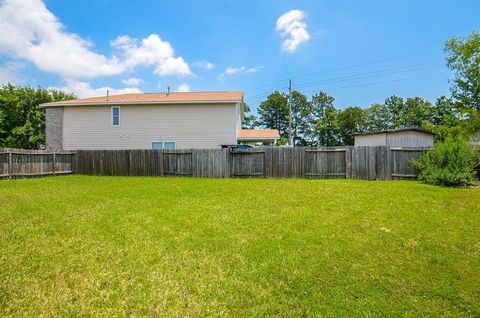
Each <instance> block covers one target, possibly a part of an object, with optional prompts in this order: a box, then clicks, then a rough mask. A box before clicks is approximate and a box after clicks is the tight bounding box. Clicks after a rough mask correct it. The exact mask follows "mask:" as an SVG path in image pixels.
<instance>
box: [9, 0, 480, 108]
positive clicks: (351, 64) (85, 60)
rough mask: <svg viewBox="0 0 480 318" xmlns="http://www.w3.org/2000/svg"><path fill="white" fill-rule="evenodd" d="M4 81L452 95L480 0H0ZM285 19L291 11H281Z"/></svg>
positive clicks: (124, 88)
mask: <svg viewBox="0 0 480 318" xmlns="http://www.w3.org/2000/svg"><path fill="white" fill-rule="evenodd" d="M0 3H1V4H0V29H1V30H3V32H1V33H0V83H5V82H7V81H10V82H13V83H18V84H29V85H35V86H36V85H39V86H42V87H56V88H62V89H66V90H69V91H73V92H74V93H76V94H78V95H80V96H91V95H98V94H103V93H104V91H105V90H106V89H107V88H108V89H110V90H111V93H112V92H113V93H122V92H130V91H142V92H159V91H165V90H166V87H167V86H170V87H171V88H172V90H191V91H205V90H217V91H218V90H242V91H244V92H245V98H246V101H247V102H248V103H249V104H250V105H251V106H253V108H255V107H256V106H258V104H259V103H260V102H261V101H262V100H264V98H265V97H266V96H267V95H268V94H269V93H270V92H272V91H274V90H281V91H285V90H286V88H287V84H288V78H292V81H293V88H294V89H298V90H300V91H302V92H304V93H305V94H307V95H308V96H310V95H312V94H314V93H315V92H318V91H319V90H325V91H327V92H328V93H330V94H331V95H333V96H334V97H335V98H336V105H337V106H338V107H347V106H353V105H358V106H362V107H367V106H369V105H370V104H372V103H374V102H382V101H383V100H384V99H385V98H386V97H387V96H389V95H392V94H396V95H400V96H404V97H409V96H422V97H425V98H427V99H430V100H434V99H435V98H436V97H438V96H440V95H443V94H448V93H449V88H448V87H449V85H448V79H449V78H451V76H452V75H451V73H450V72H449V71H448V69H447V68H446V67H445V63H444V53H443V43H444V42H445V40H447V39H448V38H450V37H452V36H465V35H467V34H468V33H470V32H472V31H473V30H475V29H480V14H479V12H480V1H473V0H472V1H421V0H416V1H414V0H398V1H373V0H363V1H321V0H318V1H267V0H265V1H107V0H104V1H86V0H85V1H64V0H47V1H45V2H42V1H40V0H23V1H19V0H5V1H0ZM282 16H283V18H281V17H282Z"/></svg>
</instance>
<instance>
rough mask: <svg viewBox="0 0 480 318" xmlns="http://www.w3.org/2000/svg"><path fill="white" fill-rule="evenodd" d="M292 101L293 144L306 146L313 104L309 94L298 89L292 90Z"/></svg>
mask: <svg viewBox="0 0 480 318" xmlns="http://www.w3.org/2000/svg"><path fill="white" fill-rule="evenodd" d="M291 103H292V135H293V146H297V145H301V146H306V145H307V138H308V132H309V128H310V127H309V125H310V118H311V114H312V104H311V103H310V102H309V101H308V99H307V96H305V95H303V94H302V93H300V92H298V91H293V92H292V100H291ZM287 119H288V117H287Z"/></svg>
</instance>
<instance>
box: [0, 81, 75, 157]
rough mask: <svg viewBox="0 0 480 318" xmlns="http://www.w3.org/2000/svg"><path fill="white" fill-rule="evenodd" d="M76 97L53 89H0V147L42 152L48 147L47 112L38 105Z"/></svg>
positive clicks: (10, 86)
mask: <svg viewBox="0 0 480 318" xmlns="http://www.w3.org/2000/svg"><path fill="white" fill-rule="evenodd" d="M75 98H76V97H75V96H74V95H72V94H68V93H65V92H62V91H59V90H54V89H44V88H33V87H28V86H27V87H21V86H14V85H11V84H6V85H3V86H2V87H0V148H23V149H40V148H41V147H42V146H43V145H44V144H45V110H44V109H42V108H40V107H39V105H40V104H42V103H47V102H54V101H60V100H67V99H75Z"/></svg>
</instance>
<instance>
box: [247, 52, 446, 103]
mask: <svg viewBox="0 0 480 318" xmlns="http://www.w3.org/2000/svg"><path fill="white" fill-rule="evenodd" d="M440 63H442V61H434V62H429V63H421V64H413V65H406V66H401V67H395V68H389V69H383V70H377V71H373V72H365V73H357V74H354V75H349V76H341V77H333V78H329V79H324V80H319V81H313V82H305V83H300V85H296V86H295V88H296V89H301V88H307V87H312V86H318V85H319V84H331V83H341V82H348V81H354V80H358V79H364V78H371V77H377V76H383V75H392V74H398V73H405V72H410V71H415V70H420V69H425V68H428V67H431V66H434V65H437V64H440ZM280 91H281V90H280ZM271 93H272V91H271V90H269V91H264V92H262V93H259V94H255V95H253V96H250V97H249V98H248V99H249V100H250V101H252V100H254V101H255V100H257V99H263V98H265V97H266V96H267V95H269V94H271Z"/></svg>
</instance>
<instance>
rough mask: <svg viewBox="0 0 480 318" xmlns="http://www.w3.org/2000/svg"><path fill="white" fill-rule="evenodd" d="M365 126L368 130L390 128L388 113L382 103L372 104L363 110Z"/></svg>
mask: <svg viewBox="0 0 480 318" xmlns="http://www.w3.org/2000/svg"><path fill="white" fill-rule="evenodd" d="M365 113H366V117H367V118H366V123H365V128H366V130H368V131H377V130H385V129H389V128H391V123H390V120H391V119H390V117H391V116H390V113H389V110H388V108H387V106H385V105H384V104H379V103H376V104H373V105H372V106H370V107H369V108H367V109H366V110H365Z"/></svg>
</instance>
